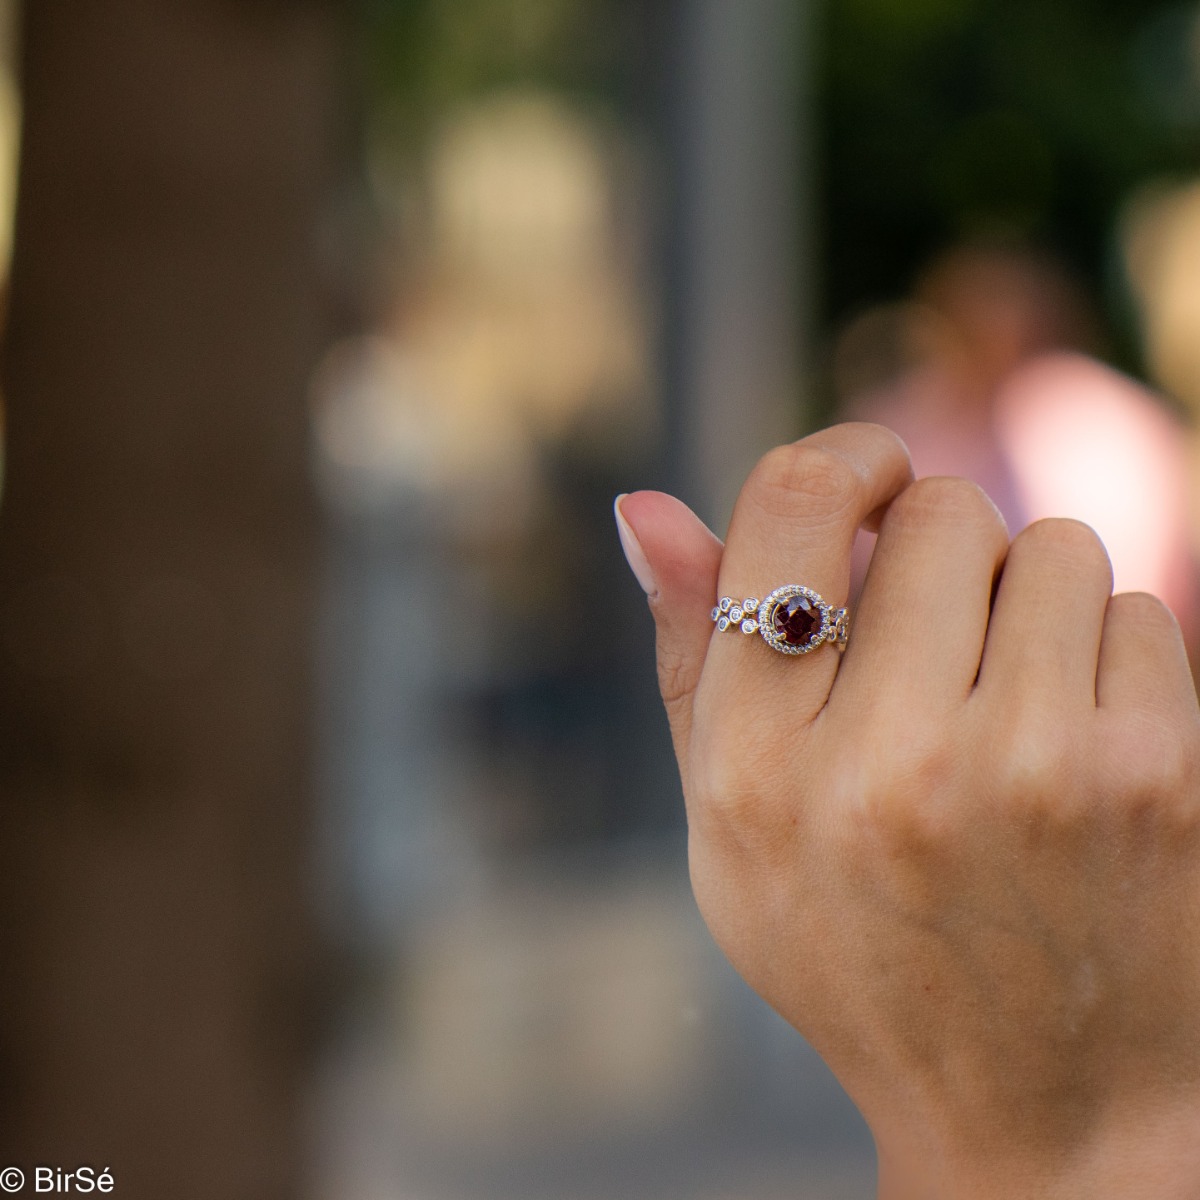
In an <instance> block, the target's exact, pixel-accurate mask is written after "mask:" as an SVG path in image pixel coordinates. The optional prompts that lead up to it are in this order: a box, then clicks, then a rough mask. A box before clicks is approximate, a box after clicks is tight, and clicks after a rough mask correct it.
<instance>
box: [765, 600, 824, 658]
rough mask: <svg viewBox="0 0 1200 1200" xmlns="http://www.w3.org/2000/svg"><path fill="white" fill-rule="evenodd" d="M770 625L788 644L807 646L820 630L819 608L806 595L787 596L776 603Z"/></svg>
mask: <svg viewBox="0 0 1200 1200" xmlns="http://www.w3.org/2000/svg"><path fill="white" fill-rule="evenodd" d="M771 625H772V628H774V630H775V632H776V634H778V636H779V637H781V638H782V639H783V640H784V641H785V642H787V644H788V645H789V646H807V645H808V643H809V642H811V641H812V640H813V638H814V637H815V636H816V635H817V634H818V633H819V632H820V630H821V610H820V609H819V608H818V607H817V606H816V605H815V604H814V603H813V602H812V601H811V600H810V599H809V598H808V597H807V596H789V597H788V598H787V599H786V600H780V601H778V602H777V603H776V605H775V610H774V612H772V614H771Z"/></svg>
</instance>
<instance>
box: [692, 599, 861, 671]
mask: <svg viewBox="0 0 1200 1200" xmlns="http://www.w3.org/2000/svg"><path fill="white" fill-rule="evenodd" d="M712 619H713V622H714V623H715V624H716V627H717V632H718V633H726V632H732V633H744V634H748V635H749V634H754V633H757V634H759V635H760V636H761V637H762V640H763V641H764V642H766V643H767V645H768V646H770V647H771V649H772V650H778V651H779V653H780V654H808V653H810V652H811V651H813V650H816V649H817V647H818V646H823V645H824V644H825V643H826V642H828V643H829V644H830V645H832V646H836V647H837V648H838V649H839V650H844V649H845V648H846V639H847V638H848V637H849V636H850V613H849V611H848V610H847V609H844V608H833V607H832V606H830V605H829V604H826V603H825V600H824V599H823V598H822V597H821V596H820V595H819V594H818V593H817V592H814V591H813V590H812V588H806V587H802V586H801V585H800V584H798V583H788V584H784V586H783V587H777V588H776V589H775V590H774V591H773V592H772V593H771V594H770V595H769V596H768V597H767V598H766V599H765V600H759V599H758V597H757V596H747V597H746V599H744V600H735V599H734V598H733V597H732V596H722V597H721V599H720V600H719V601H718V602H717V605H716V607H715V608H714V609H713V610H712Z"/></svg>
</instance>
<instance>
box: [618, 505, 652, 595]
mask: <svg viewBox="0 0 1200 1200" xmlns="http://www.w3.org/2000/svg"><path fill="white" fill-rule="evenodd" d="M628 494H629V493H628V492H623V493H622V494H621V495H619V496H618V497H617V498H616V499H615V500H614V501H613V513H614V515H615V516H616V518H617V534H618V536H619V537H620V539H621V549H622V550H624V551H625V561H626V562H627V563H628V564H629V569H630V570H631V571H632V572H633V573H634V576H635V577H636V578H637V581H638V583H640V584H641V585H642V591H643V592H645V593H646V595H647V596H653V595H654V594H655V592H657V591H658V584H657V583H656V582H655V581H654V572H653V571H651V570H650V564H649V563H648V562H647V561H646V555H645V553H644V552H643V550H642V544H641V542H639V541H638V540H637V535H636V534H635V533H634V532H633V529H632V527H631V526H630V524H629V522H628V521H627V520H625V514H624V513H623V512H621V501H622V500H624V499H625V497H626V496H627V495H628Z"/></svg>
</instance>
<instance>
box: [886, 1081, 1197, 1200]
mask: <svg viewBox="0 0 1200 1200" xmlns="http://www.w3.org/2000/svg"><path fill="white" fill-rule="evenodd" d="M1198 1128H1200V1100H1195V1101H1192V1102H1190V1103H1187V1104H1176V1105H1172V1106H1170V1107H1168V1108H1164V1107H1162V1106H1157V1107H1153V1108H1150V1107H1146V1108H1139V1109H1136V1110H1132V1111H1129V1112H1126V1113H1123V1114H1121V1115H1120V1116H1112V1117H1108V1118H1106V1119H1105V1120H1103V1121H1102V1122H1100V1123H1099V1124H1098V1127H1097V1129H1096V1130H1095V1131H1094V1132H1092V1133H1091V1134H1090V1135H1088V1136H1080V1137H1079V1138H1078V1139H1073V1140H1070V1141H1069V1142H1068V1143H1066V1144H1062V1145H1059V1146H1054V1145H1037V1146H1028V1145H1024V1146H1022V1145H1016V1146H1012V1145H1010V1146H1007V1147H1005V1146H1002V1145H996V1144H991V1143H990V1142H989V1141H988V1139H987V1137H986V1131H981V1135H982V1136H980V1137H979V1138H976V1139H972V1140H971V1142H970V1144H966V1145H962V1144H960V1145H948V1144H946V1143H944V1142H942V1141H941V1140H940V1139H938V1138H936V1137H930V1136H921V1137H904V1138H895V1137H893V1138H891V1139H888V1140H882V1139H877V1151H878V1157H879V1190H878V1198H879V1200H1080V1198H1082V1197H1087V1200H1110V1198H1111V1200H1128V1198H1129V1197H1130V1196H1143V1195H1144V1196H1153V1197H1154V1198H1155V1200H1194V1198H1195V1197H1196V1196H1197V1195H1200V1138H1198V1137H1197V1134H1196V1131H1197V1129H1198Z"/></svg>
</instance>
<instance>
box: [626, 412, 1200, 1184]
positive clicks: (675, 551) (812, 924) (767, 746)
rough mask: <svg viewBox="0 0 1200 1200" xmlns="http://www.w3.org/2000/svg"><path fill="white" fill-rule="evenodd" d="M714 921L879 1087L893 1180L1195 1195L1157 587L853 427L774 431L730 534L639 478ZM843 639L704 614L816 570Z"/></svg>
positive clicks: (1184, 955) (821, 1046)
mask: <svg viewBox="0 0 1200 1200" xmlns="http://www.w3.org/2000/svg"><path fill="white" fill-rule="evenodd" d="M618 511H619V515H620V517H621V522H622V523H623V524H624V528H623V529H622V539H623V541H624V542H625V543H626V548H627V551H628V552H629V553H630V558H631V562H632V563H633V565H634V566H635V570H636V571H637V573H638V575H639V579H641V581H642V583H643V586H644V587H645V588H646V590H647V591H648V592H649V594H650V605H651V608H652V610H653V612H654V616H655V620H656V622H657V629H658V666H659V678H660V682H661V685H662V692H663V696H664V699H665V701H666V705H667V711H668V714H669V717H670V722H671V731H672V735H673V738H674V742H675V750H676V753H677V755H678V759H679V766H680V771H681V774H682V777H683V785H684V792H685V795H686V797H687V805H688V819H689V827H690V859H691V872H692V882H693V886H694V889H695V893H696V898H697V901H698V903H699V905H700V908H701V910H702V912H703V914H704V917H705V919H706V921H707V922H708V925H709V928H710V929H711V930H712V933H713V936H714V937H715V938H716V940H717V942H718V943H719V944H720V945H721V947H722V948H723V949H724V951H725V952H726V954H727V955H728V956H729V958H730V959H731V961H732V962H733V964H734V965H735V966H736V967H737V969H738V970H739V971H740V972H741V973H742V975H743V976H745V978H746V979H747V980H748V981H749V983H750V984H751V985H752V986H753V987H754V988H755V989H756V990H757V991H758V992H759V993H760V994H761V995H762V996H763V997H764V998H765V999H766V1000H767V1001H768V1002H769V1003H770V1004H771V1005H772V1006H773V1007H774V1008H776V1009H777V1010H778V1011H779V1012H780V1013H782V1014H783V1015H784V1016H785V1017H786V1018H787V1019H788V1020H789V1021H791V1022H792V1023H793V1024H794V1025H795V1026H796V1028H797V1029H799V1030H800V1031H801V1032H802V1033H803V1034H804V1035H805V1036H806V1037H807V1038H808V1039H809V1040H810V1041H811V1042H812V1044H813V1045H814V1046H815V1047H816V1048H817V1050H818V1051H819V1052H820V1053H821V1054H822V1055H823V1057H824V1058H825V1059H826V1061H827V1062H828V1063H829V1065H830V1067H831V1068H832V1069H833V1070H834V1071H835V1072H836V1074H837V1075H838V1077H839V1078H840V1079H841V1081H842V1083H843V1085H844V1086H845V1087H846V1089H847V1091H848V1092H849V1093H850V1095H851V1096H852V1097H853V1098H854V1099H855V1101H856V1103H857V1104H858V1105H859V1107H860V1109H861V1110H862V1112H863V1114H864V1116H865V1117H866V1119H867V1121H868V1123H869V1124H870V1126H871V1129H872V1131H873V1133H874V1134H875V1138H876V1143H877V1146H878V1150H879V1158H880V1172H881V1194H882V1195H887V1196H891V1197H905V1198H908V1197H912V1198H914V1200H915V1198H916V1197H921V1198H922V1200H925V1198H927V1197H928V1198H934V1197H955V1198H958V1197H967V1196H970V1197H976V1196H992V1195H995V1196H1003V1197H1006V1198H1015V1197H1025V1196H1028V1197H1034V1196H1036V1197H1039V1198H1041V1197H1058V1196H1064V1197H1066V1196H1070V1197H1076V1196H1078V1197H1083V1196H1086V1197H1089V1198H1095V1197H1104V1196H1121V1197H1130V1196H1146V1197H1150V1196H1153V1197H1155V1198H1156V1200H1167V1198H1169V1197H1175V1196H1178V1197H1189V1198H1194V1197H1196V1196H1200V710H1198V709H1197V703H1196V696H1195V691H1194V688H1193V684H1192V679H1191V676H1190V673H1189V670H1188V664H1187V659H1186V656H1185V653H1184V649H1183V645H1182V641H1181V638H1180V635H1179V631H1178V628H1177V626H1176V623H1175V621H1174V619H1173V618H1172V616H1171V614H1170V613H1169V612H1168V611H1167V610H1166V609H1165V608H1164V607H1163V605H1162V604H1160V603H1159V602H1158V601H1157V600H1154V599H1153V598H1151V597H1149V596H1145V595H1124V596H1116V597H1113V596H1111V594H1110V593H1111V587H1112V577H1111V572H1110V568H1109V563H1108V559H1107V556H1106V554H1105V552H1104V548H1103V546H1102V545H1101V544H1100V542H1099V541H1098V540H1097V538H1096V536H1095V535H1094V534H1093V533H1092V532H1091V530H1089V529H1088V528H1086V527H1085V526H1083V525H1079V524H1077V523H1074V522H1071V521H1044V522H1040V523H1038V524H1036V525H1034V526H1031V527H1030V528H1029V529H1027V530H1025V531H1024V532H1023V533H1021V534H1020V535H1019V536H1018V537H1017V538H1016V539H1015V540H1014V541H1013V542H1012V544H1011V546H1010V544H1009V538H1008V534H1007V532H1006V530H1005V528H1004V525H1003V522H1002V520H1001V518H1000V516H999V515H998V513H997V512H996V510H995V508H994V507H993V506H992V504H991V503H990V502H989V501H988V499H987V497H986V496H984V495H983V493H982V492H980V491H979V490H978V489H977V488H976V487H974V486H973V485H971V484H969V483H966V482H964V481H962V480H955V479H928V480H922V481H920V482H918V483H915V484H914V483H911V471H910V467H909V463H908V457H907V454H906V451H905V449H904V447H903V445H902V444H901V443H900V442H899V441H898V439H896V438H895V437H894V435H892V434H890V433H889V432H887V431H886V430H884V429H882V428H879V427H877V426H871V425H842V426H837V427H834V428H832V429H828V430H824V431H822V432H821V433H818V434H815V435H813V436H812V437H810V438H807V439H805V440H804V441H802V442H799V443H796V444H795V445H792V446H787V447H783V448H781V449H778V450H775V451H773V452H772V453H770V454H769V455H767V456H766V458H764V459H763V460H762V461H761V462H760V463H759V465H758V466H757V467H756V469H755V470H754V472H753V474H752V475H751V476H750V479H749V480H748V482H747V483H746V485H745V487H744V488H743V490H742V493H741V496H740V497H739V499H738V503H737V507H736V510H735V513H734V517H733V521H732V524H731V527H730V531H729V539H728V544H727V545H726V546H725V547H724V548H722V546H721V544H720V543H719V542H718V541H717V540H716V539H715V538H714V537H713V536H712V535H711V534H710V533H709V532H708V531H707V530H706V529H705V528H704V527H703V526H702V525H701V524H700V522H699V521H698V520H697V519H696V518H695V517H694V516H693V515H692V514H691V513H690V512H688V510H687V509H686V508H684V507H683V506H682V505H681V504H679V502H678V501H675V500H672V499H671V498H670V497H667V496H663V495H661V494H657V493H649V492H644V493H638V494H635V495H632V496H629V497H625V498H623V499H622V500H621V501H620V504H619V510H618ZM881 512H882V513H883V516H882V520H881V522H880V535H879V540H878V543H877V546H876V550H875V554H874V558H873V560H872V562H871V567H870V571H869V574H868V577H867V582H866V585H865V587H864V591H863V595H862V598H861V600H860V602H859V604H858V607H857V611H855V612H854V613H853V614H852V620H853V624H852V632H851V635H850V641H849V647H848V649H847V650H846V653H845V655H844V656H839V655H838V653H837V651H836V650H834V649H833V648H832V647H831V646H822V647H821V648H820V649H818V650H816V651H815V652H813V653H811V654H808V655H806V656H803V657H799V658H791V657H785V656H784V655H781V654H777V653H774V652H773V651H772V650H771V649H770V648H768V647H767V646H766V645H765V644H764V643H763V642H762V641H761V639H759V638H757V637H746V636H742V635H740V634H737V635H734V634H717V635H714V634H713V626H712V622H711V620H710V617H709V613H710V610H711V608H712V605H713V604H714V602H715V598H716V597H717V596H721V595H730V596H735V597H741V596H751V595H754V596H765V595H766V594H767V593H769V592H770V591H771V590H772V589H774V588H775V587H778V586H780V585H782V584H788V583H799V584H804V585H806V586H808V587H810V588H813V589H815V590H816V591H818V592H820V593H821V595H822V596H823V597H824V598H825V599H826V600H828V601H829V602H831V603H833V604H843V603H845V596H846V589H847V586H848V573H849V560H850V547H851V543H852V541H853V538H854V535H855V531H856V530H857V529H858V528H859V527H860V526H861V525H863V524H864V523H873V522H874V521H876V520H878V519H879V514H880V513H881Z"/></svg>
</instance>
